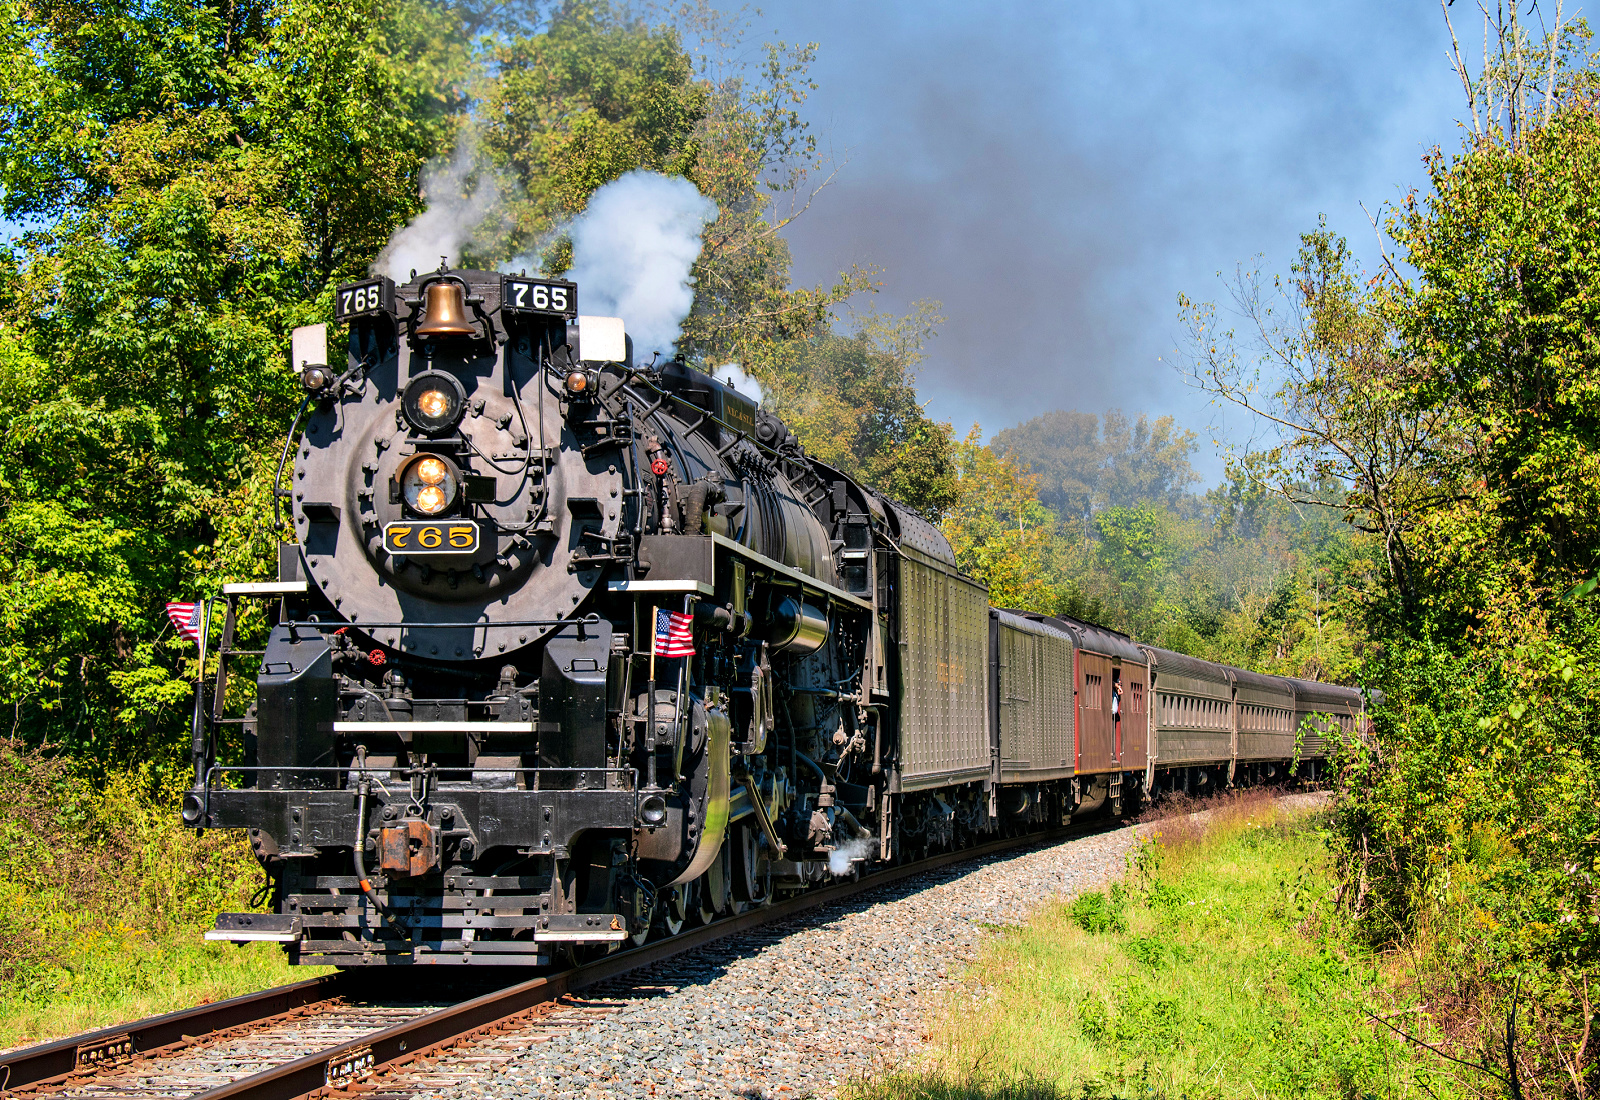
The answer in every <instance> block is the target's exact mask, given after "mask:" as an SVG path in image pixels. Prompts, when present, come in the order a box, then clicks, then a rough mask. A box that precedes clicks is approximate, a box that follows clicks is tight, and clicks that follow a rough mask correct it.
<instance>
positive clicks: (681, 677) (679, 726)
mask: <svg viewBox="0 0 1600 1100" xmlns="http://www.w3.org/2000/svg"><path fill="white" fill-rule="evenodd" d="M691 599H693V597H692V596H689V595H688V594H685V595H684V597H683V613H684V614H685V615H687V614H689V609H690V607H692V606H693V604H691V603H690V602H689V601H690V600H691ZM690 629H693V627H691V628H690ZM692 660H694V658H693V657H679V658H678V690H677V691H676V692H674V693H673V696H672V736H674V737H676V738H677V739H678V741H677V750H678V752H677V756H676V763H675V764H674V770H675V771H676V772H677V773H678V774H679V775H682V774H683V743H684V742H685V741H687V740H688V738H686V737H684V735H683V693H684V691H685V689H686V688H687V686H688V685H687V680H688V678H689V662H690V661H692Z"/></svg>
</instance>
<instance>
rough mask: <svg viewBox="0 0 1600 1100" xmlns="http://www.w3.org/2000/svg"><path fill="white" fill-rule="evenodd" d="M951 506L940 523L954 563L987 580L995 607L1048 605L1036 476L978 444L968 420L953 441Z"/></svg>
mask: <svg viewBox="0 0 1600 1100" xmlns="http://www.w3.org/2000/svg"><path fill="white" fill-rule="evenodd" d="M955 458H956V476H957V483H956V484H957V492H958V494H959V495H958V496H957V498H956V503H955V506H954V507H953V508H952V509H951V510H950V512H949V513H948V514H947V515H946V516H945V517H944V522H943V523H942V524H941V527H942V528H943V530H944V534H945V537H946V538H948V539H949V540H950V546H951V548H952V549H953V550H954V551H955V555H956V564H957V565H959V566H960V567H961V569H962V571H963V572H966V573H970V574H971V575H972V576H974V577H976V578H978V579H979V580H980V581H982V582H983V583H984V584H986V585H988V586H989V602H990V603H992V604H994V605H995V606H997V607H1011V608H1021V609H1023V610H1027V611H1047V612H1048V611H1052V610H1054V606H1055V603H1056V594H1055V592H1054V591H1053V590H1052V588H1051V585H1050V583H1049V574H1048V568H1047V563H1048V561H1049V553H1050V543H1051V531H1052V529H1053V528H1054V526H1055V523H1054V517H1053V516H1051V514H1050V511H1049V509H1047V508H1045V506H1044V505H1042V504H1040V503H1039V495H1038V478H1037V477H1036V476H1034V475H1032V474H1027V473H1024V472H1023V471H1022V470H1020V469H1018V468H1017V466H1016V464H1015V463H1013V462H1011V461H1010V460H1008V459H1005V458H1001V457H1000V456H999V455H997V454H995V453H994V451H992V450H991V449H990V448H988V447H986V446H984V445H983V443H982V441H981V437H980V435H979V434H978V428H977V426H976V425H974V426H973V428H972V430H971V431H970V432H968V433H967V437H966V439H964V440H962V441H961V442H960V443H958V444H957V445H956V453H955Z"/></svg>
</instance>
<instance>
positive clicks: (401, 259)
mask: <svg viewBox="0 0 1600 1100" xmlns="http://www.w3.org/2000/svg"><path fill="white" fill-rule="evenodd" d="M475 161H476V149H475V148H474V147H473V144H472V143H471V142H470V141H463V142H462V143H461V144H460V145H459V146H457V148H456V151H455V155H454V156H452V157H451V158H450V161H449V163H444V162H443V161H435V162H433V163H432V164H430V165H428V167H427V169H426V171H424V172H423V176H422V197H423V198H424V199H426V200H427V202H428V208H427V209H426V210H424V211H423V212H422V213H420V214H418V215H417V216H416V217H415V218H414V219H412V221H411V223H410V224H409V225H407V226H406V227H405V228H404V229H400V230H397V231H396V232H395V234H394V236H392V237H390V238H389V243H388V244H387V245H385V246H384V248H383V251H382V252H380V253H378V258H377V260H375V261H374V262H373V264H372V270H373V271H374V272H375V273H377V274H380V275H387V276H389V278H391V279H393V280H394V281H395V282H397V283H403V282H406V281H408V280H409V279H410V278H411V272H412V270H413V269H415V270H417V271H432V270H433V269H434V268H435V267H436V266H438V263H439V259H440V257H445V258H446V259H448V260H449V261H450V262H451V263H459V262H460V260H461V248H462V246H463V245H465V244H466V243H467V242H468V241H470V240H471V239H472V234H473V231H474V230H476V229H477V228H478V225H479V224H480V223H481V222H482V221H483V219H484V216H485V215H487V214H488V213H489V209H490V207H492V206H493V205H494V203H495V200H496V199H498V198H499V197H500V188H499V186H498V185H497V184H496V183H495V179H494V176H493V175H491V174H490V173H489V172H487V171H485V172H484V173H483V174H481V175H480V176H479V177H478V182H477V184H476V186H474V187H473V188H472V190H471V192H470V193H469V192H468V191H467V177H468V176H470V175H471V174H472V170H473V168H474V167H475Z"/></svg>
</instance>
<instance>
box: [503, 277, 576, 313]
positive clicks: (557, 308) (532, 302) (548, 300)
mask: <svg viewBox="0 0 1600 1100" xmlns="http://www.w3.org/2000/svg"><path fill="white" fill-rule="evenodd" d="M500 308H501V309H502V310H508V311H510V312H512V313H539V314H543V315H544V316H547V317H568V318H571V317H576V316H577V315H578V284H577V283H568V282H564V281H562V280H561V279H528V278H524V277H523V276H521V275H502V276H500Z"/></svg>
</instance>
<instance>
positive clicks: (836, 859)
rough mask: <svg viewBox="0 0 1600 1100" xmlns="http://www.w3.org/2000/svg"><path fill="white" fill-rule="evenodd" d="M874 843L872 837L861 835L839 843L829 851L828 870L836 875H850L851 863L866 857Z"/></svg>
mask: <svg viewBox="0 0 1600 1100" xmlns="http://www.w3.org/2000/svg"><path fill="white" fill-rule="evenodd" d="M874 843H876V842H875V841H873V840H872V838H871V837H861V838H859V839H857V840H847V841H845V842H844V843H842V844H839V845H837V846H836V847H835V848H834V849H833V851H831V852H829V853H828V870H829V871H830V872H832V873H833V874H835V875H848V874H849V873H850V864H851V863H852V862H854V861H855V860H858V859H866V858H867V856H868V854H869V853H870V852H871V851H872V847H873V845H874Z"/></svg>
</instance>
